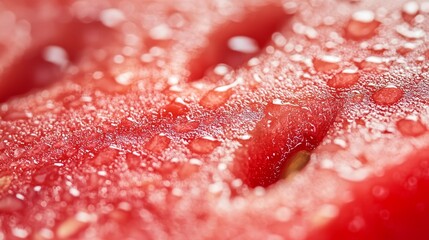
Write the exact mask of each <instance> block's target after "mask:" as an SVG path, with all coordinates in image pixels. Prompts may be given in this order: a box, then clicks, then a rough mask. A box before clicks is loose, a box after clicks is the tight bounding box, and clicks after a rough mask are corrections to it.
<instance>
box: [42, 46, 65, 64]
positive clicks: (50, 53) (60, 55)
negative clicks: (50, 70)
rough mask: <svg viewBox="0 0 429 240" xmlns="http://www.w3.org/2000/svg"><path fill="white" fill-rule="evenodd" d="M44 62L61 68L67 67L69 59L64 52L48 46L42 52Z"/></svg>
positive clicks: (58, 48) (56, 47)
mask: <svg viewBox="0 0 429 240" xmlns="http://www.w3.org/2000/svg"><path fill="white" fill-rule="evenodd" d="M43 58H44V59H45V61H47V62H50V63H53V64H55V65H58V66H59V67H61V68H64V67H65V66H67V64H68V62H69V59H68V54H67V52H66V50H65V49H64V48H62V47H59V46H48V47H46V48H45V49H44V51H43Z"/></svg>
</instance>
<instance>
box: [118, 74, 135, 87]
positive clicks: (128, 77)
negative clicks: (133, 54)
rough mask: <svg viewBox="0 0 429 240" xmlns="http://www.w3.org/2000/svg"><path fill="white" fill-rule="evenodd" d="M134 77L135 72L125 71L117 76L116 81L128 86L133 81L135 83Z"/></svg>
mask: <svg viewBox="0 0 429 240" xmlns="http://www.w3.org/2000/svg"><path fill="white" fill-rule="evenodd" d="M133 77H134V73H133V72H124V73H121V74H119V75H117V76H116V77H115V81H116V82H117V83H118V84H120V85H124V86H127V85H130V84H131V83H133Z"/></svg>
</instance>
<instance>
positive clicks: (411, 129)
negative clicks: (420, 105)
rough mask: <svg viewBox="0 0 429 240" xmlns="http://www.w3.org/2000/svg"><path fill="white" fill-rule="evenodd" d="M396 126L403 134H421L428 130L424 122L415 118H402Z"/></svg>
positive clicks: (414, 135)
mask: <svg viewBox="0 0 429 240" xmlns="http://www.w3.org/2000/svg"><path fill="white" fill-rule="evenodd" d="M396 127H397V128H398V130H399V132H400V133H401V134H402V135H404V136H411V137H417V136H420V135H422V134H423V133H425V132H426V131H427V128H426V126H425V125H423V123H422V122H420V121H419V120H413V119H401V120H399V121H397V122H396Z"/></svg>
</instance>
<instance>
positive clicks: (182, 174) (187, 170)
mask: <svg viewBox="0 0 429 240" xmlns="http://www.w3.org/2000/svg"><path fill="white" fill-rule="evenodd" d="M201 165H202V162H201V160H199V159H196V158H191V159H190V160H189V162H184V163H183V164H182V165H181V166H180V167H179V171H178V172H177V175H178V176H179V178H180V179H182V180H183V179H186V178H189V177H190V176H192V175H193V174H194V173H197V172H199V169H200V167H201Z"/></svg>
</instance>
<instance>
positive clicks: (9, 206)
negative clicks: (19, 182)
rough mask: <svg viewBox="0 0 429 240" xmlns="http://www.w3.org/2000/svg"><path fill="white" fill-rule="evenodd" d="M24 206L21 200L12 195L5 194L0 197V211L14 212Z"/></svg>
mask: <svg viewBox="0 0 429 240" xmlns="http://www.w3.org/2000/svg"><path fill="white" fill-rule="evenodd" d="M23 208H24V204H23V203H22V201H21V200H19V199H17V198H16V197H14V196H10V195H8V196H5V197H2V198H1V199H0V212H7V213H10V212H15V211H18V210H21V209H23Z"/></svg>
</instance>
